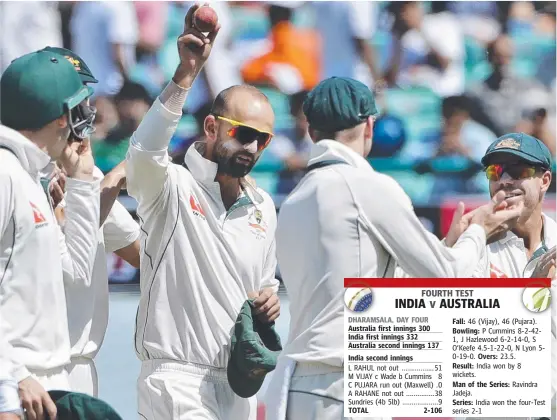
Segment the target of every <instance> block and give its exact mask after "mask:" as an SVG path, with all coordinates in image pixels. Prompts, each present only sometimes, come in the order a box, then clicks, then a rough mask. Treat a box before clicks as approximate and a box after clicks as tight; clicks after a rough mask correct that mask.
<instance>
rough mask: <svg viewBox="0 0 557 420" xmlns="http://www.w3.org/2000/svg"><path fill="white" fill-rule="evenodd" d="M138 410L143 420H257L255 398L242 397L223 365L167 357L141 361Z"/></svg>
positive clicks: (138, 383)
mask: <svg viewBox="0 0 557 420" xmlns="http://www.w3.org/2000/svg"><path fill="white" fill-rule="evenodd" d="M137 391H138V392H137V394H138V413H139V416H140V418H141V419H144V420H145V419H146V420H256V416H257V399H256V398H255V396H254V397H251V398H247V399H244V398H241V397H239V396H238V395H236V394H235V393H234V391H232V389H231V388H230V385H228V379H227V377H226V369H216V368H211V367H207V366H202V365H195V364H191V363H179V362H176V361H170V360H148V361H144V362H143V363H142V364H141V374H140V376H139V379H138V382H137Z"/></svg>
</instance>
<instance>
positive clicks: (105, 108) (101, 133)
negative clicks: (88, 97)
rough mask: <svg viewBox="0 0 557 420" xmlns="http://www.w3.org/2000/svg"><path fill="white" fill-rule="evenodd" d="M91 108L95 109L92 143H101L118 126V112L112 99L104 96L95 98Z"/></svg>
mask: <svg viewBox="0 0 557 420" xmlns="http://www.w3.org/2000/svg"><path fill="white" fill-rule="evenodd" d="M93 106H94V107H95V108H96V109H97V115H96V116H95V132H94V133H93V136H92V137H93V140H94V141H102V140H104V139H105V138H106V136H107V135H108V133H109V132H110V131H112V130H113V129H114V128H116V126H117V125H118V112H117V111H116V106H115V105H114V102H113V101H112V99H110V98H108V97H106V96H98V97H97V98H95V101H94V102H93Z"/></svg>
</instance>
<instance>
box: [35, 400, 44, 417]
mask: <svg viewBox="0 0 557 420" xmlns="http://www.w3.org/2000/svg"><path fill="white" fill-rule="evenodd" d="M33 409H34V410H35V416H36V418H37V420H44V410H43V401H42V399H38V400H34V401H33Z"/></svg>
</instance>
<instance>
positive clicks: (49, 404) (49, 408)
mask: <svg viewBox="0 0 557 420" xmlns="http://www.w3.org/2000/svg"><path fill="white" fill-rule="evenodd" d="M43 405H44V408H45V409H46V412H47V413H48V416H49V417H50V420H55V419H56V415H57V414H58V411H57V410H56V404H54V401H52V398H50V395H48V394H47V393H45V396H44V397H43Z"/></svg>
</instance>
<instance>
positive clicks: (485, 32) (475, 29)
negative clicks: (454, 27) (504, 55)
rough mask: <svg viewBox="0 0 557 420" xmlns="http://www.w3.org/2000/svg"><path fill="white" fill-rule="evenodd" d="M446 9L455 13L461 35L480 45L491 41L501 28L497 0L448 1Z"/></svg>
mask: <svg viewBox="0 0 557 420" xmlns="http://www.w3.org/2000/svg"><path fill="white" fill-rule="evenodd" d="M446 3H447V5H446V6H447V10H448V11H450V12H451V13H453V14H454V15H455V18H456V19H457V21H458V23H459V25H460V28H461V30H462V33H463V35H465V36H467V37H470V38H473V39H475V40H476V41H477V42H479V43H480V44H482V45H486V44H488V43H490V42H492V41H493V40H494V39H495V38H496V37H497V36H498V35H499V34H500V33H501V30H502V27H501V24H500V23H499V14H500V9H499V7H498V3H501V2H497V1H448V2H446Z"/></svg>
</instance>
